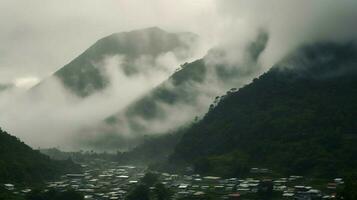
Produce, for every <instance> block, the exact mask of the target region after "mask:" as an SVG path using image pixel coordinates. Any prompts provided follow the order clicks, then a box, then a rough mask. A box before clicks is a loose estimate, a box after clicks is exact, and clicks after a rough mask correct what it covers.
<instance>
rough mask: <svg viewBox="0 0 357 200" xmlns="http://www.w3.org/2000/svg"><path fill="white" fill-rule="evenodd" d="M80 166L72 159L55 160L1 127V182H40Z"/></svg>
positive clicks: (77, 168) (75, 169)
mask: <svg viewBox="0 0 357 200" xmlns="http://www.w3.org/2000/svg"><path fill="white" fill-rule="evenodd" d="M79 170H80V168H79V166H77V165H76V164H74V163H73V162H72V161H70V160H66V161H54V160H51V159H50V158H49V157H48V156H45V155H43V154H41V153H39V152H38V151H36V150H33V149H31V148H30V147H29V146H27V145H26V144H24V143H23V142H21V141H20V140H19V139H17V138H16V137H14V136H11V135H9V134H8V133H6V132H4V131H2V130H1V129H0V182H1V183H6V182H15V183H20V182H21V183H31V184H34V183H38V182H42V181H44V180H49V179H52V178H55V177H57V176H59V175H61V174H64V173H67V172H71V171H72V172H73V171H74V172H76V171H79Z"/></svg>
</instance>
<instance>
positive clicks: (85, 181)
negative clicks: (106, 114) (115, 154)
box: [47, 159, 145, 200]
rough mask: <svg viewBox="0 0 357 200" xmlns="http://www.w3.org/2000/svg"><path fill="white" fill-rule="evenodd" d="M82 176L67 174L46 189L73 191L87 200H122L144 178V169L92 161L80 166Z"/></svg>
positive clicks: (50, 183)
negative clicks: (79, 193)
mask: <svg viewBox="0 0 357 200" xmlns="http://www.w3.org/2000/svg"><path fill="white" fill-rule="evenodd" d="M82 167H83V169H84V171H83V173H82V174H67V175H64V176H62V178H61V179H60V180H59V181H55V182H49V183H48V186H47V188H48V189H56V190H60V191H64V190H68V189H74V190H76V191H79V192H81V193H82V194H83V195H84V197H85V199H87V200H117V199H124V197H125V196H126V194H127V193H128V191H129V190H130V189H131V188H132V187H133V186H134V185H136V184H137V183H138V181H139V180H140V178H142V177H143V176H144V173H143V172H144V171H145V169H144V168H140V167H135V166H121V165H118V164H117V163H116V162H108V161H104V160H99V159H98V160H94V161H91V162H89V163H88V164H86V165H82Z"/></svg>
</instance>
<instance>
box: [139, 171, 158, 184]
mask: <svg viewBox="0 0 357 200" xmlns="http://www.w3.org/2000/svg"><path fill="white" fill-rule="evenodd" d="M158 181H159V177H158V175H157V174H154V173H150V172H149V173H146V174H145V176H144V177H143V178H142V179H141V183H142V184H145V185H146V186H149V187H151V186H153V185H154V184H155V183H157V182H158Z"/></svg>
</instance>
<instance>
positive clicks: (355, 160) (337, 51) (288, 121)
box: [171, 43, 357, 177]
mask: <svg viewBox="0 0 357 200" xmlns="http://www.w3.org/2000/svg"><path fill="white" fill-rule="evenodd" d="M356 116H357V48H356V46H355V44H353V43H348V44H343V45H341V44H333V43H319V44H315V45H309V46H304V47H301V48H299V49H298V50H296V51H295V52H293V53H292V54H290V55H289V56H287V57H286V58H285V59H283V60H282V61H281V62H279V63H278V64H277V65H275V66H274V67H273V68H272V69H271V70H269V71H268V72H267V73H265V74H263V75H262V76H260V77H259V78H257V79H254V80H253V82H252V83H250V84H249V85H246V86H245V87H243V88H241V89H239V90H238V91H237V92H228V94H227V95H225V96H223V97H221V98H220V102H219V103H218V104H217V105H212V106H211V109H210V111H209V112H208V113H207V114H206V116H205V117H204V118H203V119H202V120H201V121H199V122H198V123H196V124H195V125H194V126H193V127H191V128H190V129H189V130H188V131H187V132H186V133H185V134H184V136H183V138H182V140H181V141H180V143H179V144H178V145H177V147H176V150H175V153H174V154H173V155H172V157H171V162H172V163H173V164H176V165H177V164H181V165H193V166H194V168H195V170H196V171H197V172H199V173H203V174H219V175H222V176H233V175H235V176H238V175H242V174H245V173H246V172H247V171H248V170H249V169H250V168H251V167H266V168H270V169H272V170H274V171H275V172H278V173H282V174H301V175H312V176H323V177H330V176H340V175H343V174H346V173H350V172H353V171H355V169H356V168H357V148H356V145H355V144H356V142H357V121H356Z"/></svg>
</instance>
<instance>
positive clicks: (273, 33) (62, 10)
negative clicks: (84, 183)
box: [0, 0, 357, 150]
mask: <svg viewBox="0 0 357 200" xmlns="http://www.w3.org/2000/svg"><path fill="white" fill-rule="evenodd" d="M0 8H1V11H2V12H0V13H1V14H0V22H1V23H2V24H3V27H4V28H3V30H4V31H3V32H2V33H0V41H1V42H2V44H3V45H2V46H1V47H0V70H1V73H0V84H13V85H15V87H9V89H5V90H1V92H0V113H1V114H0V126H1V127H2V128H3V129H5V130H7V131H9V132H10V133H11V134H13V135H16V136H18V137H19V138H20V139H22V140H24V141H25V142H26V143H28V144H30V145H31V146H32V147H57V146H58V147H60V148H62V149H71V150H72V149H74V150H78V149H81V148H91V146H90V144H93V143H96V141H93V140H103V138H104V140H113V138H114V140H115V139H118V140H123V138H129V139H130V138H135V137H136V136H138V135H144V133H146V134H163V133H166V132H168V131H170V130H174V129H175V128H178V127H180V126H182V125H185V124H187V123H190V122H192V120H193V119H194V118H195V117H196V116H200V117H201V116H202V115H203V114H204V113H205V112H207V111H208V106H209V105H210V104H211V103H212V102H213V101H214V99H215V97H216V96H217V95H223V94H225V93H226V91H227V90H228V89H230V88H231V87H237V88H239V87H241V86H243V85H244V84H247V83H249V82H250V81H251V79H252V78H254V77H256V76H258V75H259V74H261V73H262V72H264V71H266V70H268V69H269V68H270V67H271V66H272V65H274V64H275V63H276V62H277V61H279V60H280V59H282V58H283V57H284V55H286V54H287V53H289V52H290V51H292V50H293V49H295V48H297V47H298V46H300V45H302V44H306V43H313V42H318V41H333V42H346V41H349V40H355V39H356V37H357V28H356V26H355V25H354V23H355V21H356V19H357V16H356V15H357V13H356V10H357V2H356V1H354V0H343V1H335V0H316V1H310V0H294V1H285V0H272V1H269V2H268V1H265V2H262V1H252V0H216V1H214V0H197V1H191V0H183V1H174V0H153V1H144V0H130V1H129V0H128V1H125V0H108V1H101V0H100V1H99V0H94V1H85V0H80V1H67V0H66V1H46V2H43V1H37V0H35V1H33V2H31V4H29V3H26V2H24V1H13V0H12V1H10V0H5V1H2V2H1V3H0ZM150 26H158V27H161V28H163V29H165V30H167V31H172V32H183V31H188V32H193V33H196V34H198V35H199V36H200V38H201V42H200V43H199V44H195V48H194V50H191V51H190V52H188V53H187V54H186V56H184V58H179V56H177V54H175V52H166V53H163V54H161V55H159V56H158V57H156V58H150V59H147V58H146V57H141V58H140V59H138V60H136V62H135V63H136V64H137V65H143V66H147V65H155V66H159V67H156V68H155V67H152V69H153V70H148V71H146V72H145V73H142V74H140V75H138V76H133V77H129V76H126V75H125V73H124V72H123V71H121V68H120V67H119V68H118V66H120V65H121V63H122V60H123V56H122V55H114V56H110V57H106V58H105V59H103V60H102V61H101V62H97V63H96V65H98V67H99V68H101V69H103V70H104V73H106V74H107V75H108V77H109V79H110V85H109V86H108V87H107V88H106V89H105V90H103V91H100V92H98V93H95V94H93V95H91V96H89V97H87V98H85V99H82V98H79V97H77V96H76V95H74V94H72V93H71V92H70V91H69V90H68V89H66V88H65V87H64V86H63V85H62V83H61V81H59V80H57V79H56V78H54V77H51V75H52V73H53V72H55V71H56V70H58V69H59V68H60V67H61V66H64V65H65V64H66V63H68V62H70V61H71V60H72V59H74V58H75V57H76V56H78V55H79V54H80V53H82V52H83V51H84V50H85V49H87V48H88V47H89V46H90V45H92V44H93V43H94V42H95V41H97V40H98V39H100V38H102V37H104V36H107V35H110V34H112V33H115V32H120V31H130V30H134V29H141V28H146V27H150ZM262 30H263V31H266V32H267V33H268V35H269V39H268V41H267V44H266V47H265V48H264V49H263V51H262V52H261V55H259V57H258V60H255V61H254V62H252V60H251V55H248V54H247V50H246V48H247V45H249V43H251V42H252V41H254V40H255V38H256V37H257V33H259V32H260V31H262ZM212 49H213V50H212ZM215 49H218V53H217V52H216V51H215ZM204 56H205V58H204V62H205V64H206V65H207V66H208V73H207V74H206V75H205V79H204V81H203V82H201V83H198V84H197V83H191V82H190V83H187V85H186V86H185V87H184V90H185V91H188V92H189V93H190V94H191V95H192V96H193V97H194V98H195V99H194V100H192V102H189V103H187V102H184V101H179V102H177V103H176V104H175V105H174V106H173V105H169V104H166V103H163V102H156V104H157V106H158V107H159V110H160V111H161V112H162V113H164V114H163V115H164V118H157V119H154V120H146V119H144V118H142V117H137V118H133V119H128V118H127V116H126V115H125V114H123V113H124V112H125V110H126V108H127V106H128V105H131V104H132V103H133V102H136V101H137V100H140V99H141V98H143V97H145V95H148V94H149V92H150V91H151V90H152V89H153V88H155V87H157V86H158V85H160V83H163V82H165V80H166V79H167V78H168V77H169V76H170V75H172V74H173V73H174V71H175V69H176V68H178V67H179V66H180V64H182V63H184V62H192V61H193V60H195V59H199V58H202V57H204ZM148 60H149V61H150V62H148ZM152 60H154V61H153V62H152ZM217 65H222V66H224V67H225V69H226V70H233V71H237V74H239V76H237V77H234V78H231V79H230V80H225V81H223V80H222V78H219V77H218V75H217V74H216V72H215V70H214V68H215V66H217ZM48 77H51V78H48ZM43 79H46V80H47V79H48V80H47V81H46V83H47V84H43V86H41V89H40V90H39V91H37V92H35V93H33V92H28V89H29V88H31V86H33V85H35V84H36V83H38V82H39V81H40V80H43ZM171 84H172V83H171V82H170V81H166V82H165V87H167V88H170V87H172V85H171ZM173 89H175V88H173ZM193 93H195V94H193ZM116 113H119V114H118V115H119V116H120V117H119V118H120V119H121V120H122V121H128V120H129V121H130V120H134V121H135V123H138V124H140V125H141V126H143V127H145V131H144V133H138V132H136V131H133V130H131V127H130V124H128V123H127V122H125V123H122V124H121V126H114V127H113V126H109V127H107V126H105V127H102V126H103V124H102V122H103V120H104V119H106V118H107V117H109V116H111V115H113V114H116ZM163 119H164V120H163ZM98 127H100V128H99V129H98ZM113 128H114V130H113ZM108 129H109V130H108ZM101 131H103V132H107V133H109V135H110V137H106V136H107V135H101V134H102V132H101ZM113 134H114V135H113ZM115 136H117V138H115ZM129 139H128V141H129ZM80 140H83V144H81V141H80ZM109 142H112V141H109ZM104 143H105V142H104ZM118 143H120V142H118ZM88 144H89V146H88ZM98 144H99V145H100V144H101V142H98ZM98 144H96V145H93V146H96V147H97V145H98ZM113 144H114V145H117V143H116V142H113ZM93 148H94V147H93ZM120 148H121V147H118V149H120Z"/></svg>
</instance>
